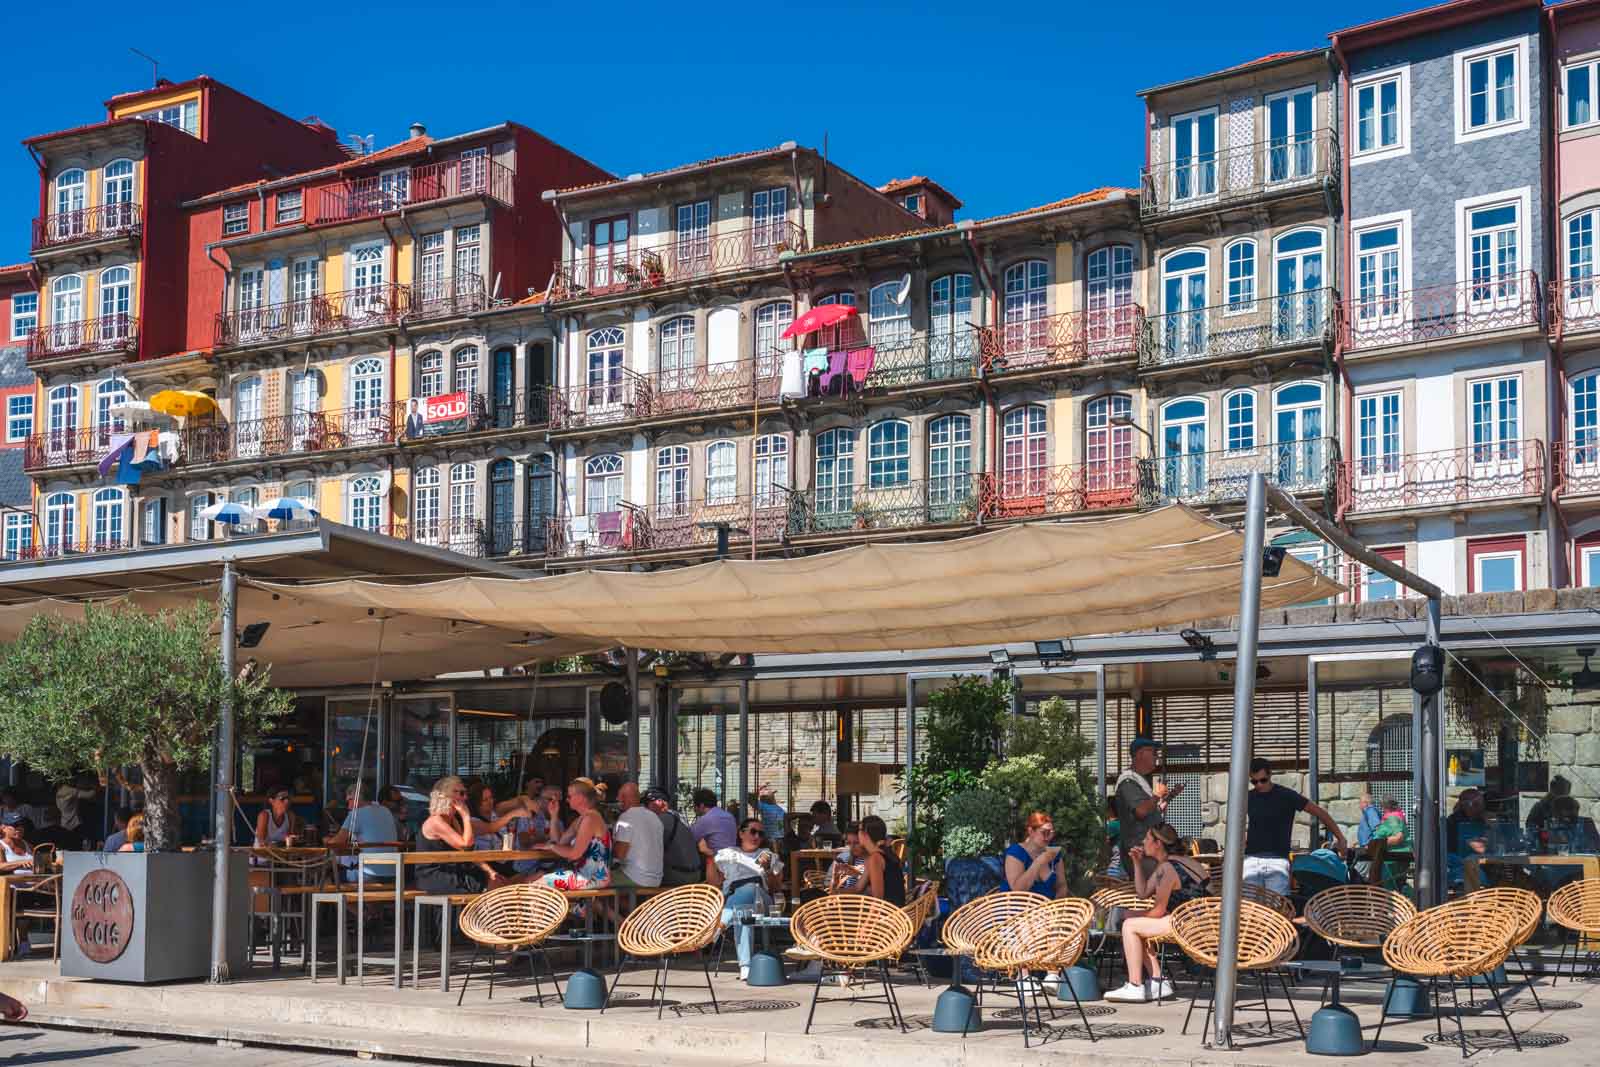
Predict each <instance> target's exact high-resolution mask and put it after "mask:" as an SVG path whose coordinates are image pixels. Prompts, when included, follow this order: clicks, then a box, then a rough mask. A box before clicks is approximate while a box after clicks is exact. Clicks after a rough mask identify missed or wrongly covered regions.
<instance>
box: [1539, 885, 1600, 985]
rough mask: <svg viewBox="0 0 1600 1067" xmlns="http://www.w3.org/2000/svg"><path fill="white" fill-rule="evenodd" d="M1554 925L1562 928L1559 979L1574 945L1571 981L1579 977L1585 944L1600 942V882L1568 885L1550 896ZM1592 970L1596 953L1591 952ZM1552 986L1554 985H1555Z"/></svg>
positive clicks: (1589, 955)
mask: <svg viewBox="0 0 1600 1067" xmlns="http://www.w3.org/2000/svg"><path fill="white" fill-rule="evenodd" d="M1549 909H1550V921H1551V922H1553V923H1555V924H1556V925H1557V926H1559V927H1561V954H1560V955H1559V956H1557V957H1556V976H1557V977H1558V978H1559V977H1560V975H1561V965H1562V964H1563V963H1564V962H1566V958H1567V945H1568V944H1571V945H1572V971H1571V973H1569V974H1568V975H1567V979H1568V981H1571V980H1572V979H1573V978H1575V977H1576V975H1577V970H1578V953H1579V950H1580V949H1581V947H1582V944H1583V942H1584V941H1592V940H1593V939H1597V938H1600V880H1597V879H1594V878H1587V879H1585V880H1583V881H1581V882H1568V883H1567V884H1566V885H1564V886H1562V887H1561V888H1560V889H1557V890H1556V891H1555V892H1554V893H1551V894H1550V900H1549ZM1586 962H1587V964H1588V965H1589V966H1590V967H1591V968H1592V967H1593V965H1594V962H1595V952H1594V951H1593V950H1592V949H1591V950H1589V953H1588V957H1587V960H1586ZM1551 984H1554V982H1553V981H1552V983H1551Z"/></svg>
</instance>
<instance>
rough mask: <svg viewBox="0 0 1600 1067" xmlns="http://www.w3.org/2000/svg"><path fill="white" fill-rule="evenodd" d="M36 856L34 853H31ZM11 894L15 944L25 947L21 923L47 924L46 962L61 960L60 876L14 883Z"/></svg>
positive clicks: (24, 932) (24, 933) (53, 875)
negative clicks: (48, 960)
mask: <svg viewBox="0 0 1600 1067" xmlns="http://www.w3.org/2000/svg"><path fill="white" fill-rule="evenodd" d="M35 855H37V852H35ZM7 888H8V889H9V890H10V892H11V920H12V922H13V923H14V924H15V926H16V942H15V943H16V944H18V945H22V946H24V947H25V946H26V945H27V943H28V942H27V936H28V935H27V931H26V930H25V929H24V926H25V924H26V923H27V922H28V921H30V920H39V921H42V922H47V923H49V924H50V959H51V960H52V961H54V960H58V959H60V958H61V875H59V874H52V875H50V876H49V877H48V878H41V879H39V880H38V881H36V882H26V881H20V882H14V883H12V884H11V885H9V886H8V887H7Z"/></svg>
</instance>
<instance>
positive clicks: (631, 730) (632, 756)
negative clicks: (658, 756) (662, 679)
mask: <svg viewBox="0 0 1600 1067" xmlns="http://www.w3.org/2000/svg"><path fill="white" fill-rule="evenodd" d="M622 652H623V654H624V655H625V656H627V657H628V777H630V778H632V779H633V780H634V781H635V782H637V781H639V779H640V775H639V650H638V649H634V648H625V649H623V650H622ZM641 788H642V787H641Z"/></svg>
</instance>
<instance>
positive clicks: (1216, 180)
mask: <svg viewBox="0 0 1600 1067" xmlns="http://www.w3.org/2000/svg"><path fill="white" fill-rule="evenodd" d="M1206 115H1210V116H1211V159H1210V160H1209V161H1208V162H1209V165H1210V167H1211V190H1210V192H1206V193H1201V192H1197V191H1196V190H1197V189H1198V188H1199V185H1198V183H1197V182H1196V181H1195V174H1196V173H1197V172H1196V171H1195V170H1194V168H1196V167H1197V166H1200V165H1201V164H1199V163H1198V162H1196V161H1197V160H1199V158H1200V155H1199V152H1198V151H1196V152H1195V153H1194V154H1193V155H1191V156H1190V157H1189V159H1190V162H1189V163H1188V164H1186V165H1187V166H1188V167H1189V168H1190V177H1189V195H1188V196H1179V195H1178V123H1180V122H1182V121H1183V120H1184V119H1199V118H1203V117H1204V116H1206ZM1222 136H1223V128H1222V113H1221V112H1220V111H1219V110H1218V109H1217V108H1214V107H1202V108H1196V109H1195V110H1194V111H1185V112H1183V113H1182V114H1178V115H1173V116H1172V117H1171V118H1170V119H1168V120H1167V149H1168V155H1167V158H1168V160H1170V162H1169V163H1168V180H1169V181H1170V182H1171V184H1170V185H1169V186H1168V189H1167V200H1168V201H1169V202H1170V203H1177V204H1203V203H1205V202H1206V201H1208V200H1215V199H1216V198H1217V190H1218V189H1219V188H1220V187H1221V184H1222V180H1221V170H1222V167H1223V159H1222V157H1223V155H1224V145H1223V142H1222Z"/></svg>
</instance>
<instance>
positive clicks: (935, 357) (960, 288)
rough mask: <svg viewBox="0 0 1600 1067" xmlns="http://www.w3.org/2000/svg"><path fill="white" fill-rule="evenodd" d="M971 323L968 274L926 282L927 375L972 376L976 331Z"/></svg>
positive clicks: (948, 276)
mask: <svg viewBox="0 0 1600 1067" xmlns="http://www.w3.org/2000/svg"><path fill="white" fill-rule="evenodd" d="M971 323H972V275H970V274H946V275H945V276H944V277H942V278H935V279H934V280H933V281H931V282H929V283H928V333H929V340H928V373H929V375H931V376H932V377H934V378H954V377H956V376H958V375H967V374H971V373H972V363H973V356H974V354H975V353H976V351H977V341H976V338H977V332H976V331H975V330H973V329H972V328H971Z"/></svg>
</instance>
